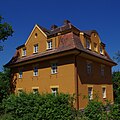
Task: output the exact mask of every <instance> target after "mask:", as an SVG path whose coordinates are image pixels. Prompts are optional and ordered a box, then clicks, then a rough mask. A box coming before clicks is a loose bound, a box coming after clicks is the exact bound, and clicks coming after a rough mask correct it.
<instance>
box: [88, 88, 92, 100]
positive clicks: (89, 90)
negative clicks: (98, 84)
mask: <svg viewBox="0 0 120 120" xmlns="http://www.w3.org/2000/svg"><path fill="white" fill-rule="evenodd" d="M88 98H89V100H92V99H93V88H92V87H88Z"/></svg>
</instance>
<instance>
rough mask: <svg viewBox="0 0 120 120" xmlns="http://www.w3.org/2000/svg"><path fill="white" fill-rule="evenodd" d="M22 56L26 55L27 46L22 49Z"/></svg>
mask: <svg viewBox="0 0 120 120" xmlns="http://www.w3.org/2000/svg"><path fill="white" fill-rule="evenodd" d="M22 56H26V48H23V49H22Z"/></svg>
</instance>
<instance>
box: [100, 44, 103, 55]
mask: <svg viewBox="0 0 120 120" xmlns="http://www.w3.org/2000/svg"><path fill="white" fill-rule="evenodd" d="M100 54H103V48H102V46H100Z"/></svg>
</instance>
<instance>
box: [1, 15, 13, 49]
mask: <svg viewBox="0 0 120 120" xmlns="http://www.w3.org/2000/svg"><path fill="white" fill-rule="evenodd" d="M12 34H13V29H12V26H11V25H9V24H8V23H7V22H3V18H2V16H0V40H2V41H5V40H7V38H8V37H9V36H12ZM2 49H3V47H2V46H0V50H2Z"/></svg>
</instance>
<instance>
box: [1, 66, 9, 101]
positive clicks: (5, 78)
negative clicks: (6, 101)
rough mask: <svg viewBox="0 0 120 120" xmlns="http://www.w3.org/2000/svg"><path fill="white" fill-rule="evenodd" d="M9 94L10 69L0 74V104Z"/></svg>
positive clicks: (5, 69)
mask: <svg viewBox="0 0 120 120" xmlns="http://www.w3.org/2000/svg"><path fill="white" fill-rule="evenodd" d="M9 94H10V69H8V68H4V69H3V72H0V102H1V101H2V99H3V98H6V97H7V96H8V95H9Z"/></svg>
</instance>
